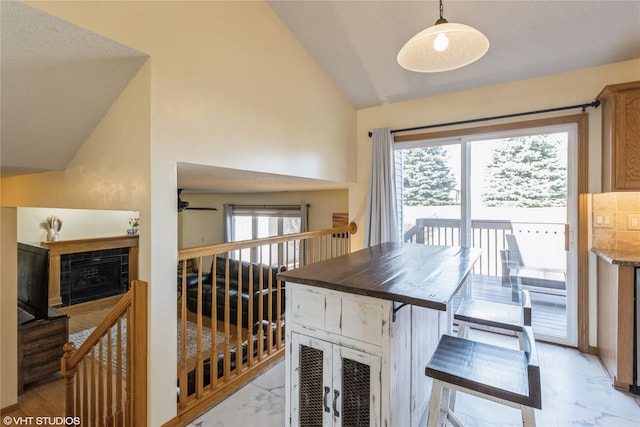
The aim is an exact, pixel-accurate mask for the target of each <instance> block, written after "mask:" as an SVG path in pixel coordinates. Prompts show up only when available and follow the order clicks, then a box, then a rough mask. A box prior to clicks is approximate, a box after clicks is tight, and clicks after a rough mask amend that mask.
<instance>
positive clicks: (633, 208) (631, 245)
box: [592, 192, 640, 251]
mask: <svg viewBox="0 0 640 427" xmlns="http://www.w3.org/2000/svg"><path fill="white" fill-rule="evenodd" d="M592 215H593V217H592V225H593V247H595V248H599V249H613V250H618V251H640V193H637V192H631V193H626V192H625V193H599V194H594V195H593V199H592Z"/></svg>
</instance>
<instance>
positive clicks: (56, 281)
mask: <svg viewBox="0 0 640 427" xmlns="http://www.w3.org/2000/svg"><path fill="white" fill-rule="evenodd" d="M138 240H139V238H138V235H137V234H133V235H125V236H111V237H94V238H89V239H75V240H58V241H55V242H42V243H41V245H42V246H43V247H45V248H48V249H49V305H50V306H53V307H55V306H59V305H61V304H62V298H61V297H60V256H61V255H66V254H73V253H79V252H92V251H100V250H105V249H118V248H129V282H131V281H132V280H137V279H138Z"/></svg>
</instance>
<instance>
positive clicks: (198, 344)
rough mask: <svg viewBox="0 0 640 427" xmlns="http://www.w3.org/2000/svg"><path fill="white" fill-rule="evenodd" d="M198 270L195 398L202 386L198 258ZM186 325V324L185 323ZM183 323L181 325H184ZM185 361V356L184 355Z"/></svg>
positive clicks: (200, 284)
mask: <svg viewBox="0 0 640 427" xmlns="http://www.w3.org/2000/svg"><path fill="white" fill-rule="evenodd" d="M199 266H200V268H199V269H198V284H197V288H198V295H197V298H196V302H197V305H196V307H197V310H196V366H195V374H196V398H197V399H201V398H202V387H203V385H204V378H203V365H202V308H203V307H202V303H203V301H202V258H200V262H199ZM185 323H186V322H185ZM185 323H183V324H185ZM186 338H187V337H186V333H185V334H184V335H183V337H182V342H183V343H184V342H186V341H187V340H186ZM184 358H185V360H186V355H185V357H184Z"/></svg>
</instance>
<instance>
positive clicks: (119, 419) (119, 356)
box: [116, 317, 124, 427]
mask: <svg viewBox="0 0 640 427" xmlns="http://www.w3.org/2000/svg"><path fill="white" fill-rule="evenodd" d="M117 331H118V332H117V334H116V336H117V338H116V425H117V426H118V427H122V426H123V425H124V414H123V410H122V399H123V396H122V317H119V318H118V329H117Z"/></svg>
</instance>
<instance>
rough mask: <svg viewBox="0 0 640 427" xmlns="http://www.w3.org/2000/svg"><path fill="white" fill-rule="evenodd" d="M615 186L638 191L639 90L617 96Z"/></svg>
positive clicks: (639, 146)
mask: <svg viewBox="0 0 640 427" xmlns="http://www.w3.org/2000/svg"><path fill="white" fill-rule="evenodd" d="M617 101H618V102H617V104H618V105H617V106H616V107H617V108H616V131H617V137H616V142H615V143H616V148H617V153H616V154H617V158H616V162H617V165H616V168H617V171H616V172H617V173H616V186H617V187H618V188H622V189H629V190H633V189H640V89H636V90H627V91H623V92H621V93H619V94H618V98H617Z"/></svg>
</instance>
